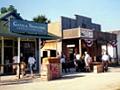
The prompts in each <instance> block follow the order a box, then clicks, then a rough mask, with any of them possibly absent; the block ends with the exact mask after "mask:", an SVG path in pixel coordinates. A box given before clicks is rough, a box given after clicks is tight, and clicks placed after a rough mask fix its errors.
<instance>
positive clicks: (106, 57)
mask: <svg viewBox="0 0 120 90" xmlns="http://www.w3.org/2000/svg"><path fill="white" fill-rule="evenodd" d="M109 59H110V58H109V55H108V54H107V53H106V52H104V53H103V55H102V64H103V70H104V71H107V70H108V62H109Z"/></svg>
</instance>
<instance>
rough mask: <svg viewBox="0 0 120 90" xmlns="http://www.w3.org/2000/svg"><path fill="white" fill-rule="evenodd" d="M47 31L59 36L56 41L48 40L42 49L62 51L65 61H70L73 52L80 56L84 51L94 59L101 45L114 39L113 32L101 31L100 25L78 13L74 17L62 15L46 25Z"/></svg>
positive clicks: (99, 53) (100, 51) (100, 49)
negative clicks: (56, 20) (57, 20)
mask: <svg viewBox="0 0 120 90" xmlns="http://www.w3.org/2000/svg"><path fill="white" fill-rule="evenodd" d="M48 32H49V33H52V34H55V35H57V36H59V37H61V38H60V39H58V40H57V41H48V43H46V44H45V47H44V48H43V50H45V49H46V48H49V49H53V48H56V50H57V52H59V53H60V54H61V52H62V53H64V54H65V55H66V57H67V61H71V62H72V61H73V59H74V53H79V54H80V55H81V57H82V56H83V55H84V52H85V51H87V52H88V53H89V54H90V56H91V57H92V59H93V60H94V61H96V60H98V59H96V58H97V57H99V56H101V54H102V51H103V50H102V46H104V45H105V46H107V45H108V44H109V41H111V42H113V41H115V40H116V35H115V34H111V33H107V32H102V31H101V25H99V24H95V23H92V19H91V18H89V17H84V16H79V15H75V19H73V18H68V17H63V16H62V17H61V18H60V21H59V22H53V23H50V24H49V25H48ZM50 43H51V45H50ZM52 44H54V45H55V46H54V45H52Z"/></svg>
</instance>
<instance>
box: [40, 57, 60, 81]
mask: <svg viewBox="0 0 120 90" xmlns="http://www.w3.org/2000/svg"><path fill="white" fill-rule="evenodd" d="M60 77H61V64H60V59H59V58H56V57H47V58H43V62H42V65H41V80H54V79H58V78H60Z"/></svg>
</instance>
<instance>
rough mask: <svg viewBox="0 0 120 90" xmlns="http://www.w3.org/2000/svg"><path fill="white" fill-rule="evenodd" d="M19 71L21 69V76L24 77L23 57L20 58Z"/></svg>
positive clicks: (24, 65)
mask: <svg viewBox="0 0 120 90" xmlns="http://www.w3.org/2000/svg"><path fill="white" fill-rule="evenodd" d="M20 69H21V74H22V76H24V75H25V69H26V63H25V57H21V62H20Z"/></svg>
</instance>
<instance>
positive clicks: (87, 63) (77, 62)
mask: <svg viewBox="0 0 120 90" xmlns="http://www.w3.org/2000/svg"><path fill="white" fill-rule="evenodd" d="M60 61H61V63H62V71H63V72H67V69H68V70H69V71H70V67H69V68H68V66H69V64H70V63H67V62H66V56H65V55H64V54H62V55H61V59H60ZM73 61H74V66H75V70H76V72H79V71H86V72H90V71H92V70H93V63H92V62H93V60H92V57H91V56H90V55H89V54H88V52H86V51H85V52H84V55H83V56H82V57H81V56H80V54H79V53H76V54H74V60H73ZM109 61H110V56H109V55H108V54H107V53H106V52H104V53H103V54H102V56H101V64H102V65H103V71H107V70H108V64H109Z"/></svg>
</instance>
